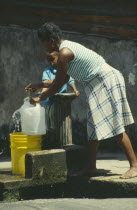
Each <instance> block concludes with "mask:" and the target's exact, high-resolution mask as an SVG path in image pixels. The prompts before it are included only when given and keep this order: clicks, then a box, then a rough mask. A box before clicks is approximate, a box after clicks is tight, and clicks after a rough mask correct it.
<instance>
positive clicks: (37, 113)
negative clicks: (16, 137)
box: [20, 100, 46, 135]
mask: <svg viewBox="0 0 137 210" xmlns="http://www.w3.org/2000/svg"><path fill="white" fill-rule="evenodd" d="M20 113H21V127H22V134H25V135H44V134H46V124H45V108H44V107H42V106H41V105H40V103H36V106H34V105H32V104H30V102H29V100H25V101H24V104H23V105H22V106H21V108H20Z"/></svg>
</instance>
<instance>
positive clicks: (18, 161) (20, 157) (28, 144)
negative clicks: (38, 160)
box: [10, 132, 42, 176]
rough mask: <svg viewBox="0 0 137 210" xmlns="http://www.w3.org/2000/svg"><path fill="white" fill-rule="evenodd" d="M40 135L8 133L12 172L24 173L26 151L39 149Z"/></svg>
mask: <svg viewBox="0 0 137 210" xmlns="http://www.w3.org/2000/svg"><path fill="white" fill-rule="evenodd" d="M41 141H42V136H41V135H35V136H30V135H23V134H22V133H20V132H18V133H11V134H10V146H11V160H12V174H16V175H23V176H24V175H25V155H26V153H27V152H33V151H39V150H41Z"/></svg>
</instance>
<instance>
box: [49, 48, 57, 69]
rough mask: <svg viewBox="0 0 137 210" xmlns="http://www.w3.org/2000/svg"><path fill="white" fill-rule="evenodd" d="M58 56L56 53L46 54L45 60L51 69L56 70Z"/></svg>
mask: <svg viewBox="0 0 137 210" xmlns="http://www.w3.org/2000/svg"><path fill="white" fill-rule="evenodd" d="M58 55H59V53H58V52H57V51H54V52H52V53H47V60H48V62H49V64H50V65H51V66H52V67H53V68H57V62H58Z"/></svg>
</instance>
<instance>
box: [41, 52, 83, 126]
mask: <svg viewBox="0 0 137 210" xmlns="http://www.w3.org/2000/svg"><path fill="white" fill-rule="evenodd" d="M47 59H48V62H49V64H50V66H48V67H47V68H46V69H45V70H44V71H43V75H42V81H43V82H47V86H48V85H49V86H50V84H52V82H53V80H54V79H55V76H56V68H57V60H58V52H56V51H54V52H53V53H51V54H47ZM68 85H69V86H70V87H71V88H72V89H73V91H74V93H75V94H76V96H79V94H80V93H79V91H78V90H77V88H76V86H75V82H74V79H73V78H72V77H70V79H69V81H68V82H67V83H66V84H65V85H63V87H62V88H61V89H60V90H59V91H58V92H59V93H66V92H67V86H68ZM46 89H47V88H43V89H42V91H41V92H39V93H42V92H44V91H45V90H46ZM41 104H43V105H44V106H45V119H46V125H47V130H53V129H54V126H55V125H54V103H53V99H52V97H49V98H46V99H45V100H43V101H42V102H41Z"/></svg>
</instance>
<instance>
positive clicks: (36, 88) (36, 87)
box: [25, 83, 41, 92]
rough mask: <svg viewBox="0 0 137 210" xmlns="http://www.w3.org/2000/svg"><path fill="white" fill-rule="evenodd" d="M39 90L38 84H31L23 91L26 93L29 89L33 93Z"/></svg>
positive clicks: (39, 85)
mask: <svg viewBox="0 0 137 210" xmlns="http://www.w3.org/2000/svg"><path fill="white" fill-rule="evenodd" d="M40 88H41V84H40V83H39V84H35V83H31V84H29V85H28V86H27V87H25V90H26V91H28V90H29V89H31V90H32V91H33V92H36V91H37V90H38V89H40Z"/></svg>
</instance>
